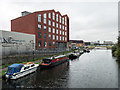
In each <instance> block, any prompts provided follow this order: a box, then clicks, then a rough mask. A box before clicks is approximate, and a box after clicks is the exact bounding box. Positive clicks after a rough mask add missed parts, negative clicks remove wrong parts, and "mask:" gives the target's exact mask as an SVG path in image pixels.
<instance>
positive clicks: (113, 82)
mask: <svg viewBox="0 0 120 90" xmlns="http://www.w3.org/2000/svg"><path fill="white" fill-rule="evenodd" d="M2 86H3V88H118V64H117V62H116V60H115V59H114V58H113V57H112V55H111V50H91V52H90V53H84V54H82V55H81V56H80V57H79V58H77V59H74V60H70V61H69V62H65V63H63V64H60V65H58V66H56V67H53V68H51V69H46V70H41V69H40V68H38V70H37V71H36V72H35V73H33V74H30V75H28V76H25V77H23V78H20V79H18V80H11V81H9V82H6V81H5V80H3V81H2Z"/></svg>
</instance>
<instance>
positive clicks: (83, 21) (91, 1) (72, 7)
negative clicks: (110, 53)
mask: <svg viewBox="0 0 120 90" xmlns="http://www.w3.org/2000/svg"><path fill="white" fill-rule="evenodd" d="M50 9H54V10H55V11H59V12H60V13H61V14H67V15H68V16H69V21H70V39H77V40H84V41H97V40H100V41H104V40H108V41H113V42H116V41H117V36H118V0H59V1H57V0H52V1H50V0H1V2H0V30H7V31H10V30H11V29H10V28H11V24H10V20H11V19H14V18H17V17H19V16H21V12H22V11H29V12H35V11H41V10H50Z"/></svg>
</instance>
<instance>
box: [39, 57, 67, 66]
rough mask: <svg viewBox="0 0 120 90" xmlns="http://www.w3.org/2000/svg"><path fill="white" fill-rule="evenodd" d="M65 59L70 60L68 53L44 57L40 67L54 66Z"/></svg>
mask: <svg viewBox="0 0 120 90" xmlns="http://www.w3.org/2000/svg"><path fill="white" fill-rule="evenodd" d="M65 61H69V58H68V57H67V56H66V55H59V56H54V57H50V58H44V59H43V60H42V63H41V64H40V67H41V68H44V67H52V66H56V65H58V64H61V63H63V62H65Z"/></svg>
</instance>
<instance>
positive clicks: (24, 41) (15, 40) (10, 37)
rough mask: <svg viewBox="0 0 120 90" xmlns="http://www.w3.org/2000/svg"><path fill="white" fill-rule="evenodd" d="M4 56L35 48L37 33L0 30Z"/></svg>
mask: <svg viewBox="0 0 120 90" xmlns="http://www.w3.org/2000/svg"><path fill="white" fill-rule="evenodd" d="M0 34H1V35H0V46H1V52H0V53H2V56H5V55H12V54H23V53H29V52H33V51H34V50H35V35H34V34H25V33H19V32H10V31H3V30H0Z"/></svg>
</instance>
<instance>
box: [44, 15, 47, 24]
mask: <svg viewBox="0 0 120 90" xmlns="http://www.w3.org/2000/svg"><path fill="white" fill-rule="evenodd" d="M46 17H47V14H46V13H44V14H43V18H44V23H45V24H46Z"/></svg>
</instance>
